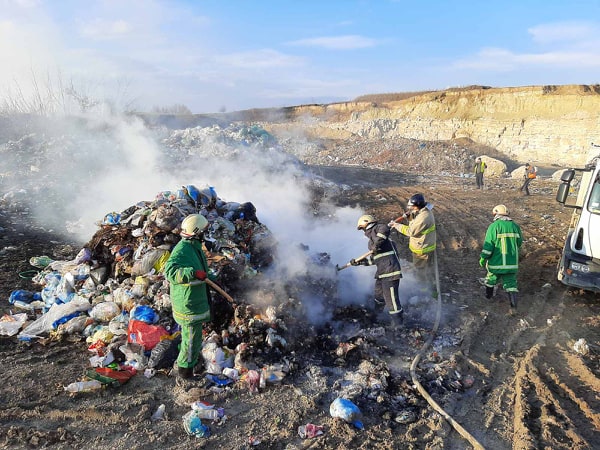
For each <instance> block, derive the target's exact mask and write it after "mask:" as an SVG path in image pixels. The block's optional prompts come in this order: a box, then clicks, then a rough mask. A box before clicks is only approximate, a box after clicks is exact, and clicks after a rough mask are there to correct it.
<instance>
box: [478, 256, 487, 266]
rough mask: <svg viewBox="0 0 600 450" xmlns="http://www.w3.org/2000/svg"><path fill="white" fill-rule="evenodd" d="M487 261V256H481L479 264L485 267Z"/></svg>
mask: <svg viewBox="0 0 600 450" xmlns="http://www.w3.org/2000/svg"><path fill="white" fill-rule="evenodd" d="M485 261H486V259H485V258H479V265H480V266H481V267H485Z"/></svg>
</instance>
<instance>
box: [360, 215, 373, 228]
mask: <svg viewBox="0 0 600 450" xmlns="http://www.w3.org/2000/svg"><path fill="white" fill-rule="evenodd" d="M373 222H375V217H373V216H371V215H370V214H365V215H363V216H360V218H359V219H358V223H357V224H356V229H357V230H364V229H365V228H366V227H367V225H369V224H370V223H373Z"/></svg>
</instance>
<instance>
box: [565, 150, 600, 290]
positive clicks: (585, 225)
mask: <svg viewBox="0 0 600 450" xmlns="http://www.w3.org/2000/svg"><path fill="white" fill-rule="evenodd" d="M592 146H594V147H600V145H594V144H592ZM574 180H576V181H574ZM569 197H571V198H575V201H574V202H572V201H569V203H567V199H568V198H569ZM556 201H557V202H559V203H562V204H563V205H564V206H566V207H569V208H574V210H573V214H572V216H571V223H570V224H569V230H568V232H567V239H566V242H565V246H564V249H563V252H562V255H561V258H560V261H559V262H558V275H557V277H558V279H559V280H560V281H561V282H562V283H563V284H565V285H567V286H571V287H574V288H579V289H585V290H588V291H592V292H600V154H599V155H598V156H596V157H595V158H593V159H592V160H591V161H590V162H589V163H588V164H586V166H585V167H584V168H582V169H567V170H565V171H564V172H563V173H562V176H561V184H560V186H559V187H558V191H557V193H556Z"/></svg>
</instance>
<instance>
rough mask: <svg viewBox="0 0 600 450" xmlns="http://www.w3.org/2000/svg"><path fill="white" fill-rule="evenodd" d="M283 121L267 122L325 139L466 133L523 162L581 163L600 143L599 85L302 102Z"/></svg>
mask: <svg viewBox="0 0 600 450" xmlns="http://www.w3.org/2000/svg"><path fill="white" fill-rule="evenodd" d="M285 119H286V120H285V121H281V122H279V121H277V120H275V121H273V122H271V123H270V127H269V128H271V130H272V131H273V132H274V133H276V134H278V133H279V132H285V129H288V131H291V128H292V127H296V129H298V127H300V128H302V129H303V132H305V133H307V134H308V135H312V136H316V137H324V138H349V137H352V136H361V137H369V138H394V137H403V138H410V139H419V140H450V139H455V138H461V137H466V138H469V139H472V140H473V141H475V142H478V143H480V144H485V145H489V146H492V147H494V148H496V149H498V150H499V151H500V152H502V153H504V154H506V155H507V156H508V157H510V158H511V159H514V160H516V161H518V162H525V161H531V162H534V163H537V164H555V165H559V166H579V165H582V164H583V163H585V161H587V159H589V154H590V153H592V152H593V151H592V149H591V145H590V143H591V142H595V143H600V85H594V86H584V85H567V86H531V87H519V88H473V89H466V90H456V91H439V92H433V93H427V94H422V95H416V96H414V97H410V98H407V99H404V100H400V101H395V102H386V103H373V102H347V103H336V104H330V105H308V106H298V107H294V108H287V109H286V117H285ZM290 120H291V121H292V123H290V122H289V121H290ZM597 153H598V149H595V154H597Z"/></svg>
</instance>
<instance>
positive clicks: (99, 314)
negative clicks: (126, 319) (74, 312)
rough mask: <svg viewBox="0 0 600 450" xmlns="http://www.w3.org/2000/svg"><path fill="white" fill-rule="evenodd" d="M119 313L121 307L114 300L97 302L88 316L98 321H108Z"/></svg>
mask: <svg viewBox="0 0 600 450" xmlns="http://www.w3.org/2000/svg"><path fill="white" fill-rule="evenodd" d="M119 314H121V308H119V305H117V304H116V303H115V302H102V303H98V304H97V305H96V306H94V307H93V308H92V310H91V311H90V317H91V318H92V319H95V320H97V321H98V322H110V320H111V319H113V318H114V317H116V316H118V315H119Z"/></svg>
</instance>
